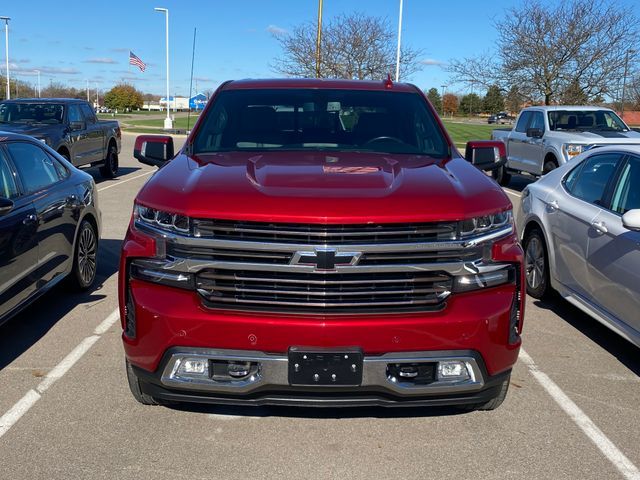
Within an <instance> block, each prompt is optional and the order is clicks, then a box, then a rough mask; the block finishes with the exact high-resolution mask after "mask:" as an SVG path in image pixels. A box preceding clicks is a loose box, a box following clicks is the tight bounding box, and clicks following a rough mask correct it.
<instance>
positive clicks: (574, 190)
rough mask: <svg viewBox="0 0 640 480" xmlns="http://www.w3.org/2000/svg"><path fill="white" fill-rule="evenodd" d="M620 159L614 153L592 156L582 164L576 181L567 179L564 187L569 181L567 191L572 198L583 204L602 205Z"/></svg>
mask: <svg viewBox="0 0 640 480" xmlns="http://www.w3.org/2000/svg"><path fill="white" fill-rule="evenodd" d="M620 158H621V156H620V155H619V154H616V153H605V154H602V155H592V156H591V157H589V158H587V159H586V160H585V161H584V162H582V163H583V165H582V168H580V171H579V174H578V177H577V179H575V180H573V181H572V179H570V178H568V177H567V182H566V183H565V185H566V184H567V183H569V181H571V188H570V189H569V191H570V192H571V194H572V195H573V196H575V197H578V198H580V199H581V200H584V201H585V202H589V203H593V204H595V205H602V200H603V197H604V194H605V191H606V189H607V184H608V183H609V181H610V180H611V177H612V176H613V174H614V173H615V170H616V166H617V165H618V162H619V161H620Z"/></svg>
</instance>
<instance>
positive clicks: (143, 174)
mask: <svg viewBox="0 0 640 480" xmlns="http://www.w3.org/2000/svg"><path fill="white" fill-rule="evenodd" d="M153 172H155V170H149V171H148V172H144V173H142V174H140V175H136V176H135V177H131V178H127V179H126V180H120V181H119V182H116V183H112V184H111V185H107V186H106V187H102V188H99V189H98V191H99V192H102V191H103V190H106V189H107V188H111V187H117V186H118V185H122V184H123V183H127V182H130V181H131V180H135V179H136V178H141V177H144V176H146V175H149V174H151V173H153Z"/></svg>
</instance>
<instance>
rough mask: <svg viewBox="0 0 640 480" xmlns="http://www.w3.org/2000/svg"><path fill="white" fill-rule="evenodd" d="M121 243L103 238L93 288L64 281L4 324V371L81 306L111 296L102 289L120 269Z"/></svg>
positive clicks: (0, 361)
mask: <svg viewBox="0 0 640 480" xmlns="http://www.w3.org/2000/svg"><path fill="white" fill-rule="evenodd" d="M121 243H122V240H113V239H102V240H100V250H99V252H98V272H97V276H96V282H95V284H94V287H93V288H92V289H91V290H90V291H88V292H78V291H77V290H73V289H72V288H70V287H69V286H68V285H66V283H65V282H64V281H63V282H61V283H60V284H58V285H56V286H55V287H54V288H53V289H52V290H50V291H48V292H47V293H45V294H44V295H43V296H42V297H40V298H38V299H37V300H36V301H35V302H34V303H32V304H31V305H30V306H28V307H27V308H26V309H24V310H22V311H21V312H20V313H18V314H17V315H16V316H15V317H13V318H11V319H10V320H9V321H8V322H6V323H5V324H3V325H2V326H0V370H2V369H3V368H4V367H6V366H7V365H9V364H10V363H11V362H13V361H14V360H15V359H16V358H18V357H19V356H20V355H22V354H23V353H24V352H25V351H27V350H28V349H29V348H31V346H32V345H34V344H35V343H36V342H38V340H40V339H41V338H42V337H44V336H45V335H46V333H47V332H48V331H49V330H50V329H51V328H53V327H54V325H55V324H56V323H58V321H59V320H60V319H61V318H63V317H64V316H65V315H67V314H68V313H69V312H70V311H71V310H73V309H74V308H75V307H76V306H77V305H82V304H88V303H95V302H97V301H100V300H104V299H106V298H107V296H106V295H103V294H102V293H100V290H101V289H102V286H103V285H104V282H105V281H106V280H107V279H108V278H109V277H111V276H112V275H113V274H114V273H115V272H116V271H117V270H118V260H119V257H120V244H121ZM88 320H93V319H88ZM81 321H84V319H82V320H81Z"/></svg>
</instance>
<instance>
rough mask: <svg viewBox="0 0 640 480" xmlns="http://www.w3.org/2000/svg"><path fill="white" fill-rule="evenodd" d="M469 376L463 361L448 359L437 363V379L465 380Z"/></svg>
mask: <svg viewBox="0 0 640 480" xmlns="http://www.w3.org/2000/svg"><path fill="white" fill-rule="evenodd" d="M468 378H470V376H469V370H468V369H467V366H466V364H465V362H461V361H459V360H448V361H445V362H440V363H438V379H439V380H466V379H468Z"/></svg>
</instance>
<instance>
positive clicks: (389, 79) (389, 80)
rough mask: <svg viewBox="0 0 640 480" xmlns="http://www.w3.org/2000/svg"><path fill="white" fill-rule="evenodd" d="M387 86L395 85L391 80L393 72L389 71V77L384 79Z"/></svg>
mask: <svg viewBox="0 0 640 480" xmlns="http://www.w3.org/2000/svg"><path fill="white" fill-rule="evenodd" d="M384 86H385V88H391V87H393V80H391V73H387V79H386V80H385V81H384Z"/></svg>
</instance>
